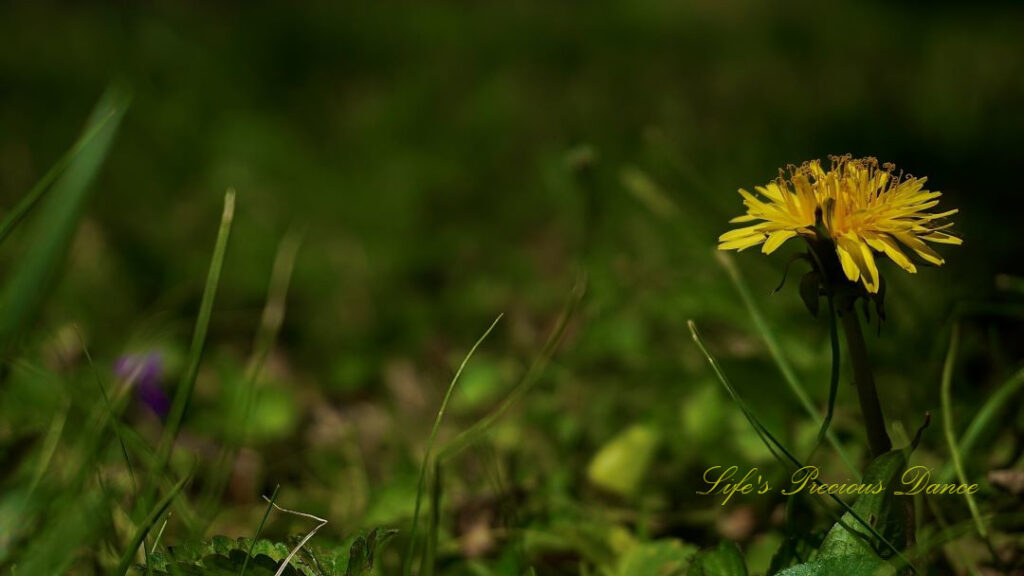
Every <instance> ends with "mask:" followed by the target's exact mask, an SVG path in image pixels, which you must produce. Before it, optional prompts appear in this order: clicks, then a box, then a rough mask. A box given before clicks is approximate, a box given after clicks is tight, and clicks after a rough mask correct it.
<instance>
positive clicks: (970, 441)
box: [960, 369, 1024, 454]
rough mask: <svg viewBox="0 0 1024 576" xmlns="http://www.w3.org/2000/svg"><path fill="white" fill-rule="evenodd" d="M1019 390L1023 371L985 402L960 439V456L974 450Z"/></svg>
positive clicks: (1021, 385) (1023, 385)
mask: <svg viewBox="0 0 1024 576" xmlns="http://www.w3.org/2000/svg"><path fill="white" fill-rule="evenodd" d="M1021 390H1024V369H1021V370H1020V371H1018V372H1017V373H1016V374H1014V375H1013V376H1011V377H1010V378H1009V380H1007V381H1006V382H1004V383H1003V385H1002V386H1000V387H999V389H998V390H996V392H995V394H992V395H991V396H989V398H988V400H986V401H985V404H984V405H983V406H982V407H981V410H979V411H978V414H977V415H975V417H974V419H973V420H971V423H970V425H968V426H967V431H966V432H964V435H963V436H962V437H961V438H960V453H961V454H968V453H970V452H971V450H973V449H974V446H975V444H977V443H978V440H979V439H980V438H981V437H982V435H984V433H985V432H986V431H988V430H989V429H991V427H992V425H993V424H995V423H996V417H997V416H998V415H999V413H1000V412H1001V411H1002V410H1003V409H1004V408H1005V407H1006V406H1008V405H1009V402H1010V399H1011V398H1013V396H1014V395H1015V394H1017V393H1018V392H1020V391H1021Z"/></svg>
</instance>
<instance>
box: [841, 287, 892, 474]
mask: <svg viewBox="0 0 1024 576" xmlns="http://www.w3.org/2000/svg"><path fill="white" fill-rule="evenodd" d="M839 318H840V320H842V322H843V332H844V333H845V334H846V349H847V352H849V354H850V364H852V365H853V382H854V384H855V385H856V386H857V398H858V399H859V400H860V411H861V416H862V417H863V418H864V427H865V428H866V429H867V433H868V445H869V446H870V448H871V454H872V456H874V457H876V458H877V457H878V456H881V455H882V454H885V453H886V452H888V451H890V450H892V441H891V440H889V434H888V432H886V430H885V416H884V415H883V414H882V405H881V403H880V402H879V401H878V390H877V389H876V388H875V377H874V375H872V373H871V363H870V362H869V361H868V349H867V346H866V345H865V343H864V333H863V332H862V331H861V329H860V318H858V317H857V309H856V308H854V307H852V306H851V307H849V308H847V309H846V310H843V311H842V312H840V315H839Z"/></svg>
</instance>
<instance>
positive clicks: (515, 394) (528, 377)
mask: <svg viewBox="0 0 1024 576" xmlns="http://www.w3.org/2000/svg"><path fill="white" fill-rule="evenodd" d="M586 285H587V282H586V276H585V275H583V274H581V275H580V277H579V278H578V279H577V281H576V285H575V286H574V287H573V291H572V294H571V295H570V296H569V301H568V302H567V303H566V305H565V308H564V309H562V313H561V315H560V316H559V318H558V321H557V322H556V323H555V328H554V329H553V330H552V331H551V334H550V335H549V336H548V339H547V341H546V342H545V343H544V347H543V348H542V349H541V352H540V355H539V356H538V357H537V358H536V359H535V360H534V361H533V363H532V364H531V365H530V367H529V368H528V369H527V370H526V373H525V374H524V375H523V377H522V378H521V379H520V380H519V382H517V383H516V385H515V386H514V387H513V388H512V391H511V392H509V394H508V396H506V397H505V400H503V401H502V403H501V404H500V405H499V406H498V408H496V409H495V410H494V411H492V412H490V413H488V414H487V415H486V416H484V417H483V418H481V419H480V420H477V421H476V422H475V423H474V424H473V425H472V426H470V427H469V428H467V429H466V430H463V431H462V433H460V434H459V435H458V436H456V437H455V438H454V439H453V440H452V441H451V442H449V443H448V444H447V445H445V447H444V448H443V449H441V451H440V452H439V453H438V456H437V457H438V459H439V460H446V459H448V458H451V457H452V456H454V455H456V454H458V453H459V452H461V451H462V450H465V449H466V447H467V446H469V445H471V444H472V443H473V442H476V440H477V439H478V438H480V437H481V436H482V435H484V434H486V433H487V431H488V430H490V428H491V426H493V425H494V423H495V422H497V421H498V420H500V419H501V417H502V416H504V415H505V413H506V412H508V411H509V409H511V408H512V407H513V406H515V405H516V404H517V403H518V402H519V401H520V400H521V399H522V398H523V396H525V395H526V393H527V392H529V391H530V388H532V387H533V385H534V384H536V383H537V381H538V380H539V379H540V377H541V375H542V374H543V373H544V370H545V369H546V368H547V366H548V363H549V362H550V361H551V358H552V357H554V355H555V351H557V350H558V346H559V345H560V344H561V343H562V338H563V337H564V336H565V332H566V329H567V328H568V327H569V321H570V320H571V319H572V317H573V316H574V315H575V313H576V309H577V308H578V307H579V304H580V302H581V301H582V300H583V295H584V294H585V293H586Z"/></svg>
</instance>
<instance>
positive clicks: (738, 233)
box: [718, 222, 765, 242]
mask: <svg viewBox="0 0 1024 576" xmlns="http://www.w3.org/2000/svg"><path fill="white" fill-rule="evenodd" d="M764 226H765V225H764V223H763V222H762V223H760V224H754V225H753V226H747V227H745V228H736V229H735V230H729V231H728V232H726V233H725V234H722V235H721V236H719V237H718V241H719V242H729V241H730V240H738V239H740V238H745V237H747V236H751V235H754V234H757V235H760V236H764V233H763V232H762V231H761V230H762V229H763V228H764Z"/></svg>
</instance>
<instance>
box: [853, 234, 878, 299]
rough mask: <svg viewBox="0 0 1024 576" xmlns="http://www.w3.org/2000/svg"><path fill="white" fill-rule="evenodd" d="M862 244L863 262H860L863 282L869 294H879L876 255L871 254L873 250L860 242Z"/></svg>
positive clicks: (861, 254)
mask: <svg viewBox="0 0 1024 576" xmlns="http://www.w3.org/2000/svg"><path fill="white" fill-rule="evenodd" d="M858 244H860V256H861V260H860V262H858V264H860V269H861V275H860V278H861V280H863V281H864V286H865V287H866V288H867V289H868V292H870V293H872V294H874V293H876V292H878V285H879V282H878V266H877V265H876V264H875V255H874V254H872V253H871V248H870V247H869V246H868V245H867V244H866V243H864V242H863V241H858Z"/></svg>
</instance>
